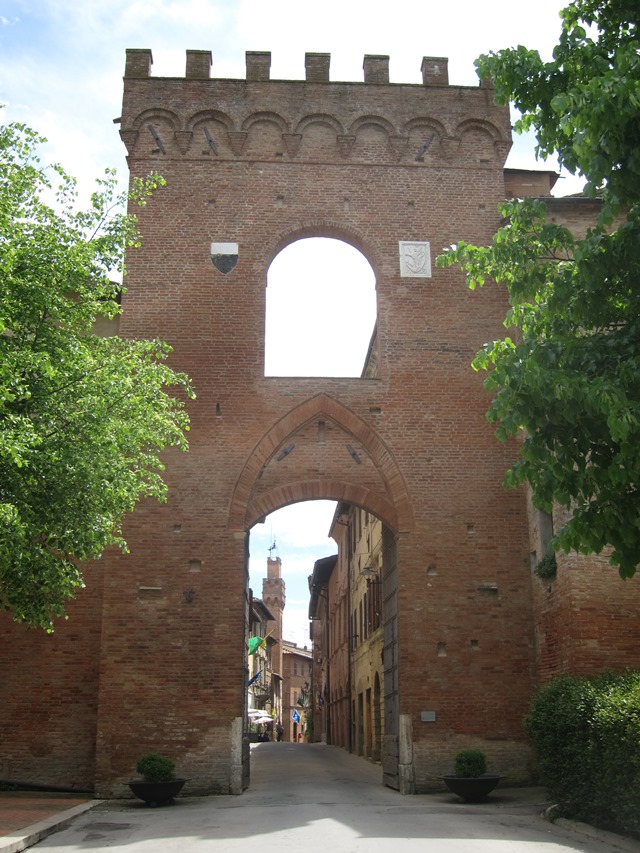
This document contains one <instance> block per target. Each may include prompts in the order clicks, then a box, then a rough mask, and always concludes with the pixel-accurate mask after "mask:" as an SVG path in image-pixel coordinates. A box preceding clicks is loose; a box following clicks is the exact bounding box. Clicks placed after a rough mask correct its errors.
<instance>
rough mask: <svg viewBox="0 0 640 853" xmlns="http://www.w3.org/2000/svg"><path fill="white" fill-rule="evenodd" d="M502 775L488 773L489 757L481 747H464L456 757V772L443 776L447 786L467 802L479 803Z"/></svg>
mask: <svg viewBox="0 0 640 853" xmlns="http://www.w3.org/2000/svg"><path fill="white" fill-rule="evenodd" d="M500 779H501V777H500V776H494V775H493V774H491V773H487V759H486V756H485V754H484V752H481V751H480V750H479V749H463V750H462V751H461V752H459V753H458V754H457V755H456V758H455V773H453V774H449V775H446V776H443V777H442V780H443V781H444V783H445V785H446V786H447V788H448V789H449V790H450V791H451V792H452V793H454V794H457V795H458V796H459V797H462V799H463V800H464V801H465V802H466V803H478V802H480V801H481V800H484V798H485V797H486V796H487V795H488V794H490V793H491V791H493V789H494V788H495V787H496V785H497V784H498V782H499V781H500Z"/></svg>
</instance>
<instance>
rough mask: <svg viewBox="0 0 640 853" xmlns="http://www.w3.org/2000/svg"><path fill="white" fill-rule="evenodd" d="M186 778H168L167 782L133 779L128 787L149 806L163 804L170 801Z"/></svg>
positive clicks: (178, 791)
mask: <svg viewBox="0 0 640 853" xmlns="http://www.w3.org/2000/svg"><path fill="white" fill-rule="evenodd" d="M186 781H187V780H186V779H170V780H169V781H168V782H145V781H144V779H134V780H133V781H132V782H129V787H130V788H131V790H132V791H133V793H134V794H135V795H136V797H138V799H139V800H144V801H145V803H147V805H149V806H164V805H166V804H167V803H172V802H173V798H174V797H177V795H178V794H179V793H180V791H181V790H182V786H183V785H184V783H185V782H186Z"/></svg>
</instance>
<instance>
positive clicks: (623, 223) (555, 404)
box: [438, 0, 640, 577]
mask: <svg viewBox="0 0 640 853" xmlns="http://www.w3.org/2000/svg"><path fill="white" fill-rule="evenodd" d="M639 14H640V7H639V6H638V3H637V2H636V0H575V2H573V3H571V4H570V5H569V6H567V8H566V9H564V10H563V12H562V13H561V19H562V31H561V36H560V40H559V43H558V45H557V46H556V48H555V50H554V54H553V60H552V61H550V62H543V61H542V60H541V58H540V56H539V54H538V53H537V52H536V51H531V50H527V49H526V48H524V47H522V46H520V47H517V48H514V49H509V50H503V51H499V52H497V53H491V54H488V55H485V56H481V57H480V58H479V59H478V60H477V61H476V66H477V69H478V73H479V75H480V76H481V77H482V78H491V79H492V81H493V83H494V87H495V94H496V99H497V100H498V102H500V103H507V102H509V101H512V102H513V103H514V105H515V106H516V107H517V109H518V110H519V111H520V113H521V118H520V119H519V120H518V122H517V124H516V130H517V131H519V132H522V131H524V130H528V129H530V128H533V130H534V131H535V135H536V139H537V152H538V154H539V155H540V156H541V157H543V158H547V157H548V156H550V155H553V154H557V156H558V157H559V160H560V162H561V163H562V164H563V165H564V167H565V168H566V169H568V170H569V172H571V173H575V174H581V175H582V176H584V178H585V180H586V186H585V193H586V195H588V196H591V197H594V198H596V197H597V198H598V199H600V200H601V205H602V206H601V213H600V215H599V217H598V219H597V221H596V222H594V223H593V227H592V228H591V229H590V230H589V231H588V233H587V234H586V236H585V237H584V238H582V239H576V238H574V237H573V236H572V234H571V233H570V232H569V231H568V230H567V229H565V228H563V227H561V226H558V225H555V224H553V223H551V222H550V221H549V219H548V217H547V210H546V206H545V204H544V203H542V202H540V201H537V200H532V199H524V200H514V201H510V202H507V203H505V204H503V205H502V206H501V208H500V210H501V213H502V215H503V217H504V222H505V224H504V226H503V227H502V228H500V230H499V231H498V233H497V234H496V235H495V236H494V238H493V241H492V243H491V245H490V246H488V247H478V246H472V245H469V244H466V243H463V242H460V243H459V244H457V245H456V246H452V247H451V248H450V249H449V250H447V251H446V252H445V253H444V254H443V255H442V256H441V257H440V258H439V259H438V264H439V265H440V266H451V265H452V264H459V265H460V267H461V269H463V270H464V271H465V272H466V273H467V277H468V284H469V287H471V288H472V289H473V288H475V287H478V286H481V285H483V284H484V283H485V281H487V280H492V281H493V282H495V283H497V284H498V285H502V286H506V288H507V291H508V295H509V303H510V309H509V311H508V313H507V316H506V319H505V326H507V327H514V328H515V330H516V331H515V333H514V334H513V335H512V336H511V337H509V336H507V337H505V338H504V339H502V340H497V341H492V342H489V343H487V344H485V345H484V347H483V349H482V350H481V351H480V352H479V353H478V355H477V356H476V358H475V360H474V362H473V365H474V367H475V368H476V369H477V370H488V371H489V373H488V377H487V379H486V381H485V386H486V388H487V389H488V390H489V391H490V392H491V393H492V394H493V395H494V396H493V400H492V403H491V406H490V409H489V412H488V418H489V420H490V421H491V422H493V423H495V424H497V431H496V434H497V436H498V438H500V439H502V440H506V439H507V438H509V437H512V436H515V435H517V434H520V435H522V436H523V441H522V443H521V452H520V455H519V458H518V460H517V461H516V462H515V464H514V465H513V466H512V467H511V469H510V470H509V471H508V472H507V475H506V480H505V482H506V483H507V484H508V485H510V486H517V485H520V484H522V483H523V482H525V481H526V482H528V483H530V485H531V487H532V490H533V495H534V503H535V504H536V505H537V506H538V507H540V508H542V509H545V510H547V511H550V510H551V508H552V506H553V504H554V502H555V503H558V504H560V505H562V506H563V507H566V508H568V509H570V510H571V517H570V520H569V521H568V522H567V523H566V524H565V525H564V526H563V527H562V529H561V530H559V531H558V532H557V533H556V536H555V539H554V541H553V543H552V546H553V547H554V548H556V549H558V548H561V549H563V550H565V551H569V550H576V551H578V552H581V553H594V552H595V553H600V552H601V551H602V549H603V548H607V547H610V548H611V549H612V550H611V562H612V564H614V565H616V566H617V567H618V569H619V572H620V575H621V576H622V577H631V576H632V575H633V574H634V573H635V571H636V568H637V566H638V564H639V563H640V53H639V51H638V17H639Z"/></svg>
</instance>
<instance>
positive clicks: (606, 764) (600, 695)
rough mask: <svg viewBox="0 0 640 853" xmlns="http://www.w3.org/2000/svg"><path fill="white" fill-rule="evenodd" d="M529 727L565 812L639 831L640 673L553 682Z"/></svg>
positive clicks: (551, 791) (533, 710)
mask: <svg viewBox="0 0 640 853" xmlns="http://www.w3.org/2000/svg"><path fill="white" fill-rule="evenodd" d="M525 728H526V731H527V734H528V735H529V737H530V738H531V740H532V742H533V745H534V748H535V751H536V754H537V757H538V765H539V770H540V775H541V777H542V781H543V783H544V784H545V786H546V787H547V789H548V792H549V796H550V797H551V798H552V799H553V800H554V801H556V802H558V803H559V804H560V806H561V811H562V813H563V814H565V815H568V816H571V817H575V818H578V819H583V820H586V821H588V822H589V823H592V824H595V825H596V826H600V827H602V828H605V829H613V830H617V831H621V832H625V833H633V834H636V835H638V834H640V816H639V814H638V802H639V801H640V673H637V672H636V673H633V672H627V673H624V674H621V675H614V674H612V673H610V672H606V673H603V674H602V675H600V676H598V677H597V678H569V677H565V678H561V679H558V680H557V681H553V682H551V683H550V684H548V685H546V686H545V687H543V688H542V689H541V690H540V691H539V692H538V694H537V695H536V696H535V697H534V699H533V702H532V704H531V709H530V711H529V714H528V716H527V717H526V719H525Z"/></svg>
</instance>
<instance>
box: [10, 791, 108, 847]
mask: <svg viewBox="0 0 640 853" xmlns="http://www.w3.org/2000/svg"><path fill="white" fill-rule="evenodd" d="M101 802H102V800H92V801H91V802H90V803H81V804H80V805H79V806H73V808H70V809H66V810H65V811H63V812H59V813H58V814H57V815H53V816H52V817H47V818H45V819H44V820H40V821H38V823H32V824H31V826H27V827H25V828H24V829H21V830H20V834H19V835H17V834H16V835H3V836H1V837H0V853H20V851H21V850H26V849H27V847H31V846H33V845H34V844H37V843H38V841H42V839H43V838H46V837H47V835H51V834H52V833H54V832H57V831H58V830H59V829H64V827H66V826H68V825H69V824H70V823H71V821H72V820H73V819H74V818H76V817H78V815H81V814H83V813H84V812H87V811H89V809H92V808H94V807H95V806H97V805H100V803H101Z"/></svg>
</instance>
